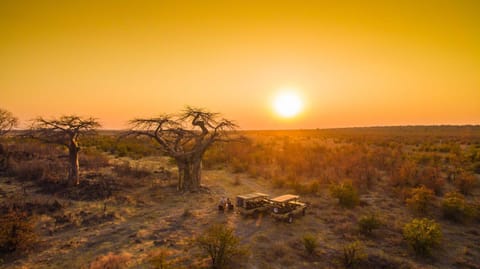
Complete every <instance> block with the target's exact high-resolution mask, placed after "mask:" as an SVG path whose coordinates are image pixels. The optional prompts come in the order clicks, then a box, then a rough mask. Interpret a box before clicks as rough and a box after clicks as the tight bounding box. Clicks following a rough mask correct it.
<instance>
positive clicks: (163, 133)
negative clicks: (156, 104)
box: [127, 107, 237, 191]
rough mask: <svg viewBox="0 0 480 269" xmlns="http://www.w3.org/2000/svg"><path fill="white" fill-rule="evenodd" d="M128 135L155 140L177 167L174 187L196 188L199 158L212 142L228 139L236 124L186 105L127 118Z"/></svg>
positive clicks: (198, 175) (229, 139)
mask: <svg viewBox="0 0 480 269" xmlns="http://www.w3.org/2000/svg"><path fill="white" fill-rule="evenodd" d="M130 125H131V129H130V131H129V132H128V133H127V134H128V135H135V136H146V137H150V138H151V139H153V140H154V141H156V142H157V143H158V144H159V145H160V147H161V149H162V151H163V152H164V153H165V154H166V155H168V156H170V157H172V158H173V159H174V160H175V162H176V164H177V167H178V186H177V188H178V190H180V191H196V190H198V189H199V188H200V184H201V162H202V158H203V155H204V153H205V151H206V150H207V149H208V148H209V147H210V146H211V145H212V144H213V143H215V142H220V141H223V142H226V141H231V140H232V138H231V137H229V132H228V131H233V130H235V129H236V127H237V125H236V124H235V123H233V122H232V121H230V120H227V119H224V118H220V115H219V114H218V113H212V112H209V111H206V110H204V109H201V108H192V107H187V108H186V109H185V110H184V111H183V112H182V113H180V114H178V115H162V116H159V117H155V118H142V119H134V120H131V121H130Z"/></svg>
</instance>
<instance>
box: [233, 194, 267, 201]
mask: <svg viewBox="0 0 480 269" xmlns="http://www.w3.org/2000/svg"><path fill="white" fill-rule="evenodd" d="M267 197H268V194H265V193H261V192H254V193H249V194H244V195H238V196H237V198H240V199H242V200H246V201H248V200H253V199H258V198H267Z"/></svg>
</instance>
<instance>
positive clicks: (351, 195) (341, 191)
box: [330, 181, 360, 208]
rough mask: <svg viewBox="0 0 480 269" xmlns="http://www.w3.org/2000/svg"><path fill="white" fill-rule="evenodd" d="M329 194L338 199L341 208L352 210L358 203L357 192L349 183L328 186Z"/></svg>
mask: <svg viewBox="0 0 480 269" xmlns="http://www.w3.org/2000/svg"><path fill="white" fill-rule="evenodd" d="M330 194H331V195H332V196H333V197H334V198H337V199H338V203H339V204H340V205H341V206H342V207H346V208H353V207H355V206H356V205H357V204H358V202H359V200H360V199H359V197H358V193H357V190H356V189H355V188H354V187H353V185H352V183H351V182H350V181H347V182H343V183H340V184H332V185H331V186H330Z"/></svg>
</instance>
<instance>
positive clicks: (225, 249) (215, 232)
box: [196, 224, 244, 269]
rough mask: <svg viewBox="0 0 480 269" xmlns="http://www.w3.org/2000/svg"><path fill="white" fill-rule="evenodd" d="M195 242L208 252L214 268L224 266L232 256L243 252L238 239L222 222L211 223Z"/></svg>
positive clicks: (217, 268)
mask: <svg viewBox="0 0 480 269" xmlns="http://www.w3.org/2000/svg"><path fill="white" fill-rule="evenodd" d="M196 244H197V245H198V246H199V247H200V248H201V249H202V250H204V251H205V252H206V253H207V254H208V256H209V257H210V259H211V262H212V268H215V269H220V268H225V267H226V266H227V264H228V263H229V262H230V261H231V260H232V258H233V257H235V256H238V255H241V254H243V253H244V250H243V249H242V247H241V246H240V239H239V238H238V237H237V236H235V234H234V231H233V229H231V228H229V227H227V226H225V225H224V224H214V225H212V226H211V227H210V228H208V229H207V230H206V231H205V232H204V233H203V234H202V235H201V236H199V237H198V238H197V239H196Z"/></svg>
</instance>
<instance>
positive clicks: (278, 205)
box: [270, 194, 307, 223]
mask: <svg viewBox="0 0 480 269" xmlns="http://www.w3.org/2000/svg"><path fill="white" fill-rule="evenodd" d="M299 198H300V196H298V195H293V194H285V195H281V196H278V197H275V198H272V199H270V202H271V203H272V206H271V208H272V210H271V212H270V215H271V216H272V217H273V218H274V219H276V220H281V221H287V222H288V223H292V222H293V219H294V218H295V217H297V216H305V211H306V209H307V205H306V204H305V203H302V202H300V201H298V200H299Z"/></svg>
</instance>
